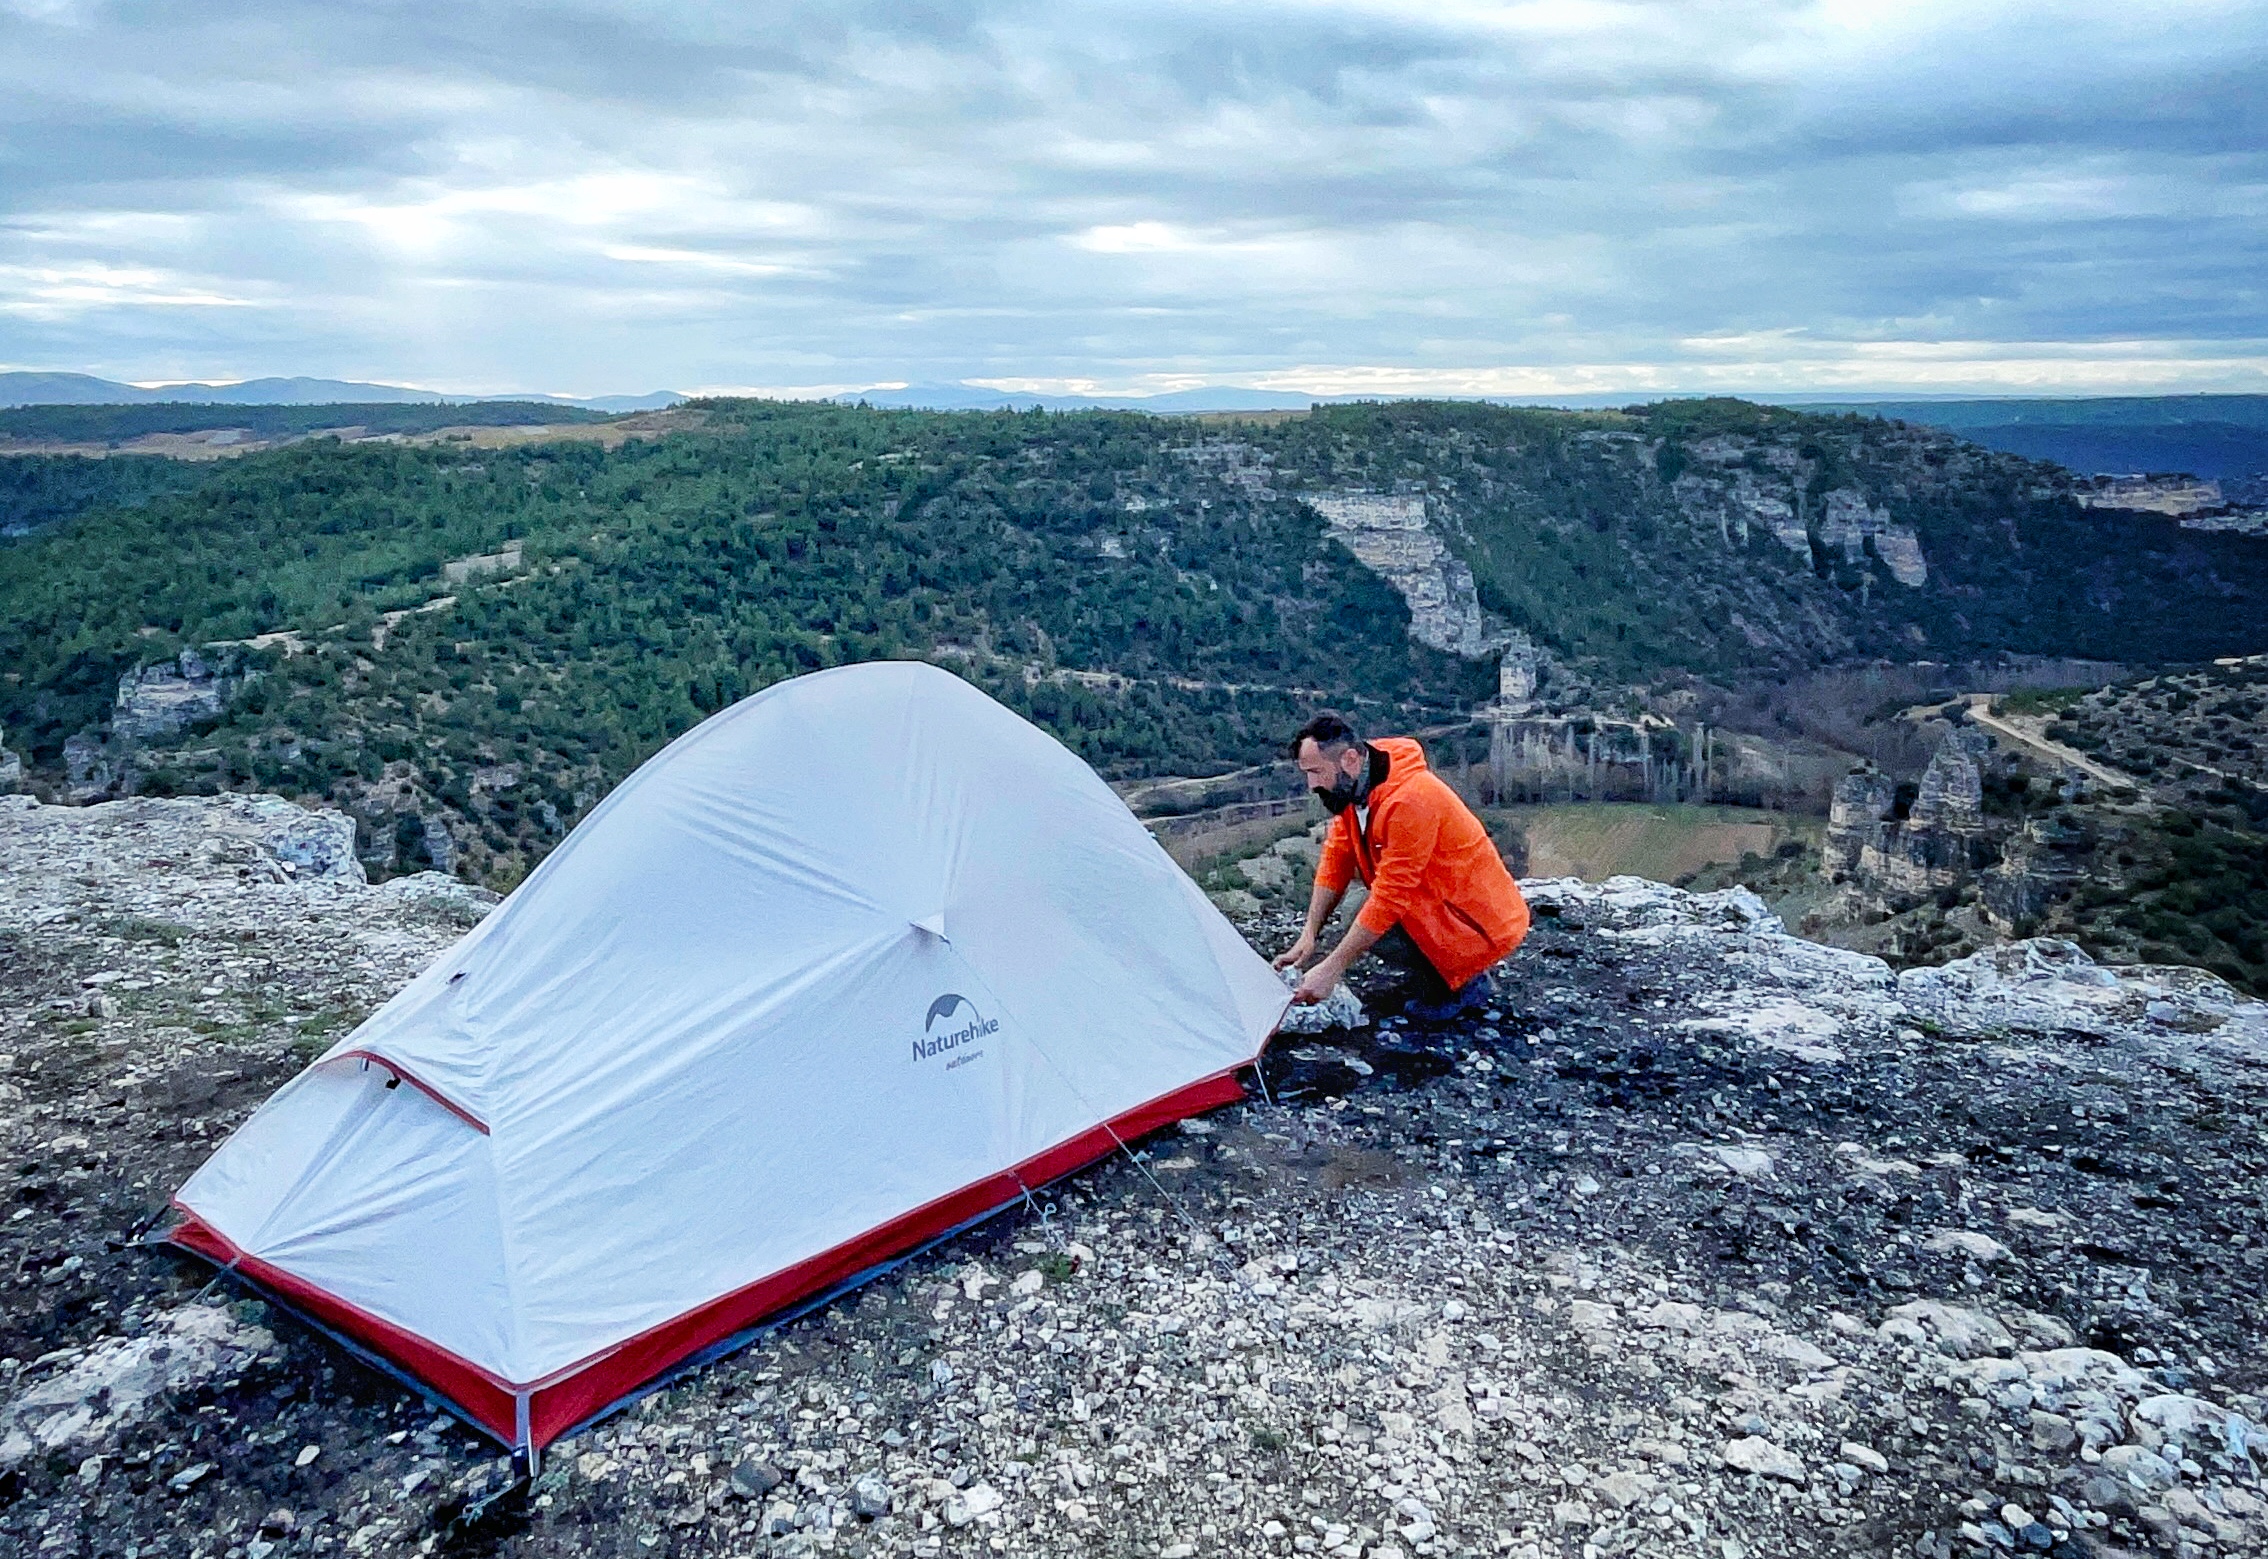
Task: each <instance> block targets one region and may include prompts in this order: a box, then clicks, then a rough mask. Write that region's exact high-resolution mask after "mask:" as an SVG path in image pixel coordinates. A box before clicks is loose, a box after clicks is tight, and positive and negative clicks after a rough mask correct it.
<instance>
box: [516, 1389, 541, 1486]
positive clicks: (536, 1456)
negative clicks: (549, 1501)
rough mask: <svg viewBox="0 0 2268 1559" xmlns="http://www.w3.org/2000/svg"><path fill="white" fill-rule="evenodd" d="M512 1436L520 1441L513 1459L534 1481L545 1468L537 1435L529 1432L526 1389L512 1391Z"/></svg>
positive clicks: (531, 1480) (528, 1477)
mask: <svg viewBox="0 0 2268 1559" xmlns="http://www.w3.org/2000/svg"><path fill="white" fill-rule="evenodd" d="M512 1438H513V1439H515V1440H517V1441H519V1442H520V1443H519V1445H518V1446H516V1447H515V1448H514V1449H515V1451H516V1453H517V1454H516V1455H515V1456H514V1457H513V1460H515V1461H517V1462H519V1463H520V1470H521V1472H522V1474H523V1475H524V1476H525V1477H526V1478H527V1480H528V1481H529V1482H530V1483H533V1482H534V1481H535V1477H536V1474H537V1473H539V1472H541V1471H542V1470H543V1452H542V1451H541V1450H539V1449H538V1448H537V1446H536V1443H535V1436H534V1435H533V1434H531V1433H529V1432H528V1393H526V1392H525V1391H515V1392H513V1393H512Z"/></svg>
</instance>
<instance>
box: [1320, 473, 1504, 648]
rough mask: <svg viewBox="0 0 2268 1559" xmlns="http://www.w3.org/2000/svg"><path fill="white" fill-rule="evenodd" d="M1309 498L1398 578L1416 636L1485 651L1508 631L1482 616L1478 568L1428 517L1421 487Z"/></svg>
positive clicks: (1389, 577)
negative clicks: (1475, 585) (1453, 547)
mask: <svg viewBox="0 0 2268 1559" xmlns="http://www.w3.org/2000/svg"><path fill="white" fill-rule="evenodd" d="M1307 502H1308V503H1309V504H1310V505H1311V506H1312V507H1313V508H1314V509H1315V511H1316V512H1317V513H1318V514H1320V515H1322V516H1323V518H1324V519H1326V520H1327V521H1329V522H1330V532H1329V534H1330V535H1331V537H1332V539H1333V540H1335V541H1338V542H1340V543H1342V544H1343V545H1344V546H1345V547H1346V549H1347V550H1348V551H1349V552H1352V553H1353V554H1354V555H1355V556H1356V557H1358V558H1360V559H1361V560H1362V562H1363V566H1364V567H1366V568H1368V569H1370V570H1371V571H1372V572H1374V573H1376V574H1377V575H1379V577H1381V578H1382V579H1384V580H1385V581H1386V582H1387V583H1388V584H1390V585H1392V586H1393V587H1394V589H1395V591H1396V592H1397V593H1399V594H1400V596H1401V597H1402V599H1403V600H1404V601H1406V602H1408V603H1409V608H1410V637H1412V638H1413V639H1416V640H1417V641H1418V642H1419V643H1420V644H1423V645H1425V646H1427V647H1428V648H1430V649H1436V650H1441V651H1444V652H1446V653H1448V654H1451V655H1462V656H1465V657H1467V658H1478V657H1480V656H1484V655H1489V654H1492V653H1494V652H1496V651H1498V650H1500V649H1502V648H1503V647H1504V645H1505V644H1506V643H1507V641H1508V638H1509V636H1508V635H1507V634H1506V633H1505V632H1504V630H1503V629H1502V627H1500V626H1496V627H1492V626H1491V625H1490V624H1489V623H1488V622H1487V621H1486V620H1485V619H1484V618H1483V616H1482V614H1481V607H1480V597H1479V595H1478V593H1477V592H1476V591H1475V590H1474V588H1473V571H1472V569H1471V568H1470V567H1469V566H1468V565H1467V564H1466V563H1465V561H1464V560H1463V559H1462V558H1460V557H1458V556H1457V555H1456V554H1455V553H1454V552H1452V551H1450V550H1449V545H1448V543H1447V542H1446V541H1444V540H1443V539H1442V537H1441V535H1440V533H1439V531H1438V530H1437V529H1436V528H1435V527H1434V526H1433V525H1432V524H1430V523H1429V522H1428V521H1427V518H1426V500H1425V499H1424V497H1423V496H1421V495H1415V494H1389V493H1359V492H1340V493H1310V494H1308V495H1307Z"/></svg>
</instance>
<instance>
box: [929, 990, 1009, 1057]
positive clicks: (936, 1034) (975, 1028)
mask: <svg viewBox="0 0 2268 1559" xmlns="http://www.w3.org/2000/svg"><path fill="white" fill-rule="evenodd" d="M999 1032H1000V1020H999V1019H998V1018H988V1017H985V1016H983V1015H982V1014H980V1013H979V1012H978V1011H977V1010H976V1003H974V1002H972V1001H970V1000H969V999H968V998H967V997H966V996H962V995H958V994H956V993H955V992H952V991H947V992H946V993H945V994H944V995H942V996H940V997H938V998H937V999H936V1000H935V1001H933V1002H931V1003H930V1004H929V1017H928V1019H927V1021H925V1022H924V1023H923V1024H922V1036H921V1038H919V1039H917V1040H915V1041H914V1042H913V1053H914V1059H915V1060H916V1061H926V1060H928V1059H929V1058H930V1057H931V1056H941V1055H943V1054H945V1052H946V1051H948V1050H959V1049H961V1048H962V1047H963V1046H964V1045H973V1044H975V1043H976V1042H977V1041H978V1040H980V1039H983V1038H984V1037H985V1036H986V1035H988V1034H997V1033H999ZM973 1059H974V1057H973V1056H963V1057H960V1058H959V1060H957V1061H956V1062H955V1063H954V1064H955V1065H958V1064H959V1061H966V1060H973Z"/></svg>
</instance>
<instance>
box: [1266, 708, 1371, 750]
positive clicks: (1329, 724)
mask: <svg viewBox="0 0 2268 1559" xmlns="http://www.w3.org/2000/svg"><path fill="white" fill-rule="evenodd" d="M1302 742H1313V743H1314V744H1315V745H1316V747H1318V748H1319V749H1321V750H1322V751H1324V752H1329V751H1330V750H1331V749H1332V748H1334V747H1337V748H1347V747H1357V746H1360V745H1361V744H1362V736H1361V734H1360V733H1359V732H1357V731H1356V730H1355V728H1354V726H1353V725H1351V724H1349V723H1348V721H1347V717H1346V716H1345V715H1342V714H1338V713H1335V712H1333V711H1331V710H1328V709H1326V710H1324V711H1323V713H1321V714H1319V715H1317V716H1316V717H1315V718H1314V719H1312V720H1310V721H1308V722H1307V724H1305V725H1303V726H1301V727H1300V728H1299V732H1298V734H1297V735H1295V736H1293V737H1292V739H1291V741H1290V743H1289V744H1288V745H1287V746H1286V747H1285V748H1284V756H1285V757H1287V758H1296V757H1298V756H1299V748H1300V744H1301V743H1302Z"/></svg>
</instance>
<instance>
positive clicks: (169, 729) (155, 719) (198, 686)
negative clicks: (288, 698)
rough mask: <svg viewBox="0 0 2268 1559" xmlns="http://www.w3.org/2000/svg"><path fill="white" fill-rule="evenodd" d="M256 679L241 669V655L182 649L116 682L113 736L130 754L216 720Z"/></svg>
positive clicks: (215, 649) (218, 649)
mask: <svg viewBox="0 0 2268 1559" xmlns="http://www.w3.org/2000/svg"><path fill="white" fill-rule="evenodd" d="M258 676H259V673H258V672H257V671H250V670H247V669H246V668H245V667H244V666H243V665H242V661H241V652H236V651H232V650H231V649H227V648H223V647H220V646H215V647H213V648H212V649H211V650H210V651H204V652H201V651H198V650H193V649H191V650H183V651H182V652H181V653H180V654H179V655H178V656H176V657H174V658H173V659H172V660H161V661H157V662H154V663H153V664H150V665H147V666H141V667H138V668H136V669H135V670H133V671H129V672H127V673H126V674H125V675H124V676H123V677H121V678H119V680H118V700H117V703H116V704H115V705H114V706H113V707H112V709H111V714H110V734H111V738H112V740H114V741H116V742H118V743H120V744H122V745H123V746H124V747H126V748H128V749H129V750H130V749H132V748H133V747H136V746H139V745H140V744H142V743H144V742H153V741H160V740H163V739H164V738H166V737H169V736H173V735H175V734H177V733H178V732H180V731H181V730H183V729H184V728H186V727H188V726H190V725H193V724H195V723H196V722H197V721H199V720H214V719H218V718H219V717H220V715H221V712H222V711H223V710H225V709H227V707H228V703H229V700H230V699H232V698H234V697H235V696H236V695H237V694H238V693H239V692H241V691H242V690H243V688H244V687H245V685H246V684H247V683H249V682H251V681H254V680H256V679H257V678H258Z"/></svg>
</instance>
